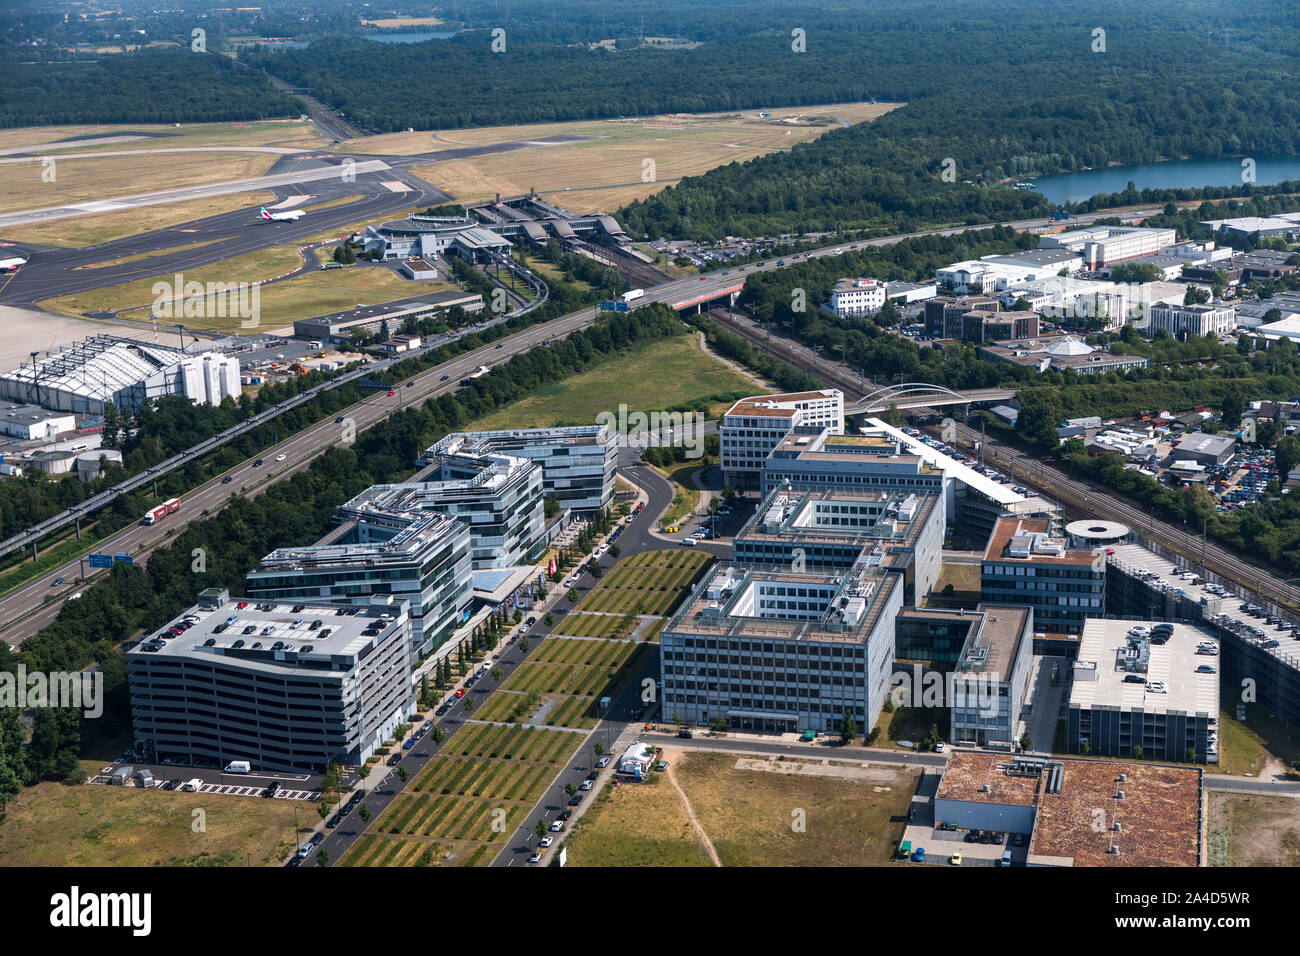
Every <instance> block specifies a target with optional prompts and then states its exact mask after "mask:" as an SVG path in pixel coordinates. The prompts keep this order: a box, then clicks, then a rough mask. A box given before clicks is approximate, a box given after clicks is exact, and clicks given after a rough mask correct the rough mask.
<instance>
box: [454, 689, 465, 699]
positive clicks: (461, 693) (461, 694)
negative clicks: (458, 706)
mask: <svg viewBox="0 0 1300 956" xmlns="http://www.w3.org/2000/svg"><path fill="white" fill-rule="evenodd" d="M464 696H465V688H464V687H457V688H456V697H457V698H461V697H464Z"/></svg>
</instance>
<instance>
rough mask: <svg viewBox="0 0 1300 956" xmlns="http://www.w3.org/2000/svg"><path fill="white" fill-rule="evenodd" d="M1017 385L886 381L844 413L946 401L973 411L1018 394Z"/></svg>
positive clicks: (873, 411) (867, 412)
mask: <svg viewBox="0 0 1300 956" xmlns="http://www.w3.org/2000/svg"><path fill="white" fill-rule="evenodd" d="M1016 391H1017V390H1016V389H1014V388H977V389H971V390H970V391H966V392H955V391H953V390H952V389H948V388H944V387H943V386H942V385H931V384H929V383H927V382H904V383H902V384H900V385H885V386H883V387H881V388H877V389H876V390H875V391H873V392H870V393H868V394H866V395H864V396H862V398H860V399H858V400H857V401H856V402H854V403H853V404H851V405H845V406H844V414H845V415H846V416H849V415H872V414H878V413H880V412H884V411H888V410H889V408H890V407H891V406H892V407H894V408H898V409H907V408H911V409H919V408H936V407H940V406H944V405H965V406H966V410H967V411H968V412H969V411H970V406H971V405H980V404H983V403H985V402H1005V401H1007V400H1009V399H1012V398H1015V397H1016Z"/></svg>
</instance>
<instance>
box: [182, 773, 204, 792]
mask: <svg viewBox="0 0 1300 956" xmlns="http://www.w3.org/2000/svg"><path fill="white" fill-rule="evenodd" d="M202 786H203V779H202V778H201V777H195V778H194V779H193V780H186V781H185V782H184V783H183V784H181V791H182V792H183V793H198V792H199V788H200V787H202Z"/></svg>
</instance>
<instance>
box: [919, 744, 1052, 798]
mask: <svg viewBox="0 0 1300 956" xmlns="http://www.w3.org/2000/svg"><path fill="white" fill-rule="evenodd" d="M1010 760H1011V756H1010V755H1009V754H1005V753H978V752H975V751H970V750H957V751H954V752H953V753H952V754H951V755H949V757H948V766H947V767H945V768H944V771H943V778H942V779H941V780H940V781H939V790H938V792H937V793H935V795H934V798H935V799H936V800H969V801H973V802H976V803H1004V804H1008V805H1010V806H1015V807H1032V806H1033V805H1034V804H1035V803H1036V802H1037V796H1038V789H1039V787H1040V786H1041V785H1042V779H1041V778H1040V777H1020V776H1011V775H1010V774H1007V773H1006V772H1005V771H1003V770H1000V769H998V768H999V765H1001V764H1005V763H1009V762H1010ZM985 787H987V788H988V790H987V791H986V790H985V789H984V788H985Z"/></svg>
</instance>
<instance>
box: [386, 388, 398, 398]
mask: <svg viewBox="0 0 1300 956" xmlns="http://www.w3.org/2000/svg"><path fill="white" fill-rule="evenodd" d="M396 394H397V392H396V391H395V390H393V389H391V388H390V389H389V390H388V397H389V398H392V397H393V396H394V395H396Z"/></svg>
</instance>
